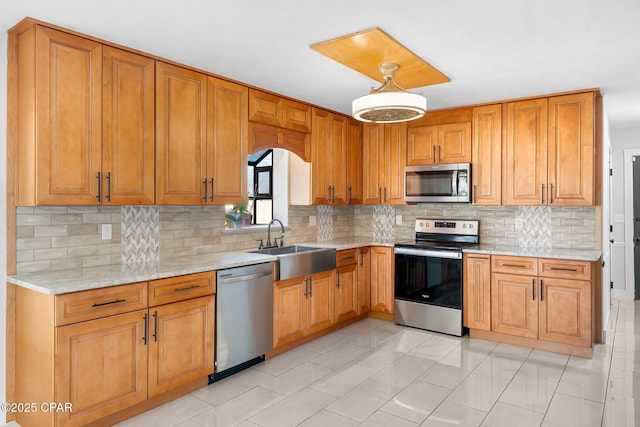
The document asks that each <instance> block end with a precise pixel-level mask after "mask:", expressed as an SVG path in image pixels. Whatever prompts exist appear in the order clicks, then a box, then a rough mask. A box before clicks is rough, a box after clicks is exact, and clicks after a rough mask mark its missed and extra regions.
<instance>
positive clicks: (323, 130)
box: [311, 108, 332, 205]
mask: <svg viewBox="0 0 640 427" xmlns="http://www.w3.org/2000/svg"><path fill="white" fill-rule="evenodd" d="M330 116H331V114H330V113H329V112H328V111H324V110H320V109H317V108H314V109H313V133H312V134H311V150H312V155H311V159H312V161H311V181H312V184H311V185H312V193H313V194H312V200H313V204H320V205H326V204H329V203H330V201H331V190H330V188H329V186H331V182H330V179H331V174H330V172H331V171H330V164H331V156H332V147H331V144H330V139H331V117H330Z"/></svg>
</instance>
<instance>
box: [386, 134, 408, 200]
mask: <svg viewBox="0 0 640 427" xmlns="http://www.w3.org/2000/svg"><path fill="white" fill-rule="evenodd" d="M384 137H385V147H386V151H385V153H386V154H385V157H384V174H383V175H384V177H385V185H384V188H383V193H382V201H383V203H386V204H389V205H404V167H405V166H406V164H407V124H406V123H394V124H390V125H385V132H384Z"/></svg>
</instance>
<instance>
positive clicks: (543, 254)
mask: <svg viewBox="0 0 640 427" xmlns="http://www.w3.org/2000/svg"><path fill="white" fill-rule="evenodd" d="M462 252H466V253H474V254H486V255H510V256H526V257H536V258H553V259H568V260H574V261H597V260H599V259H600V257H601V256H602V251H596V250H589V249H558V248H521V247H519V246H501V245H488V244H480V245H478V246H477V247H473V248H466V249H463V250H462Z"/></svg>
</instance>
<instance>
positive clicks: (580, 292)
mask: <svg viewBox="0 0 640 427" xmlns="http://www.w3.org/2000/svg"><path fill="white" fill-rule="evenodd" d="M540 292H541V293H540V332H539V334H540V337H539V338H540V339H541V340H545V341H553V342H558V343H563V344H571V345H577V346H582V347H590V346H591V310H592V307H591V282H587V281H583V280H566V279H547V278H540Z"/></svg>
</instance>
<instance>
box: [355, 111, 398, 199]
mask: <svg viewBox="0 0 640 427" xmlns="http://www.w3.org/2000/svg"><path fill="white" fill-rule="evenodd" d="M362 148H363V150H362V163H363V167H364V171H363V177H362V178H363V203H365V204H374V205H375V204H389V205H403V204H405V202H404V167H405V166H406V163H407V124H406V123H394V124H386V125H381V124H372V123H365V124H363V125H362Z"/></svg>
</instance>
